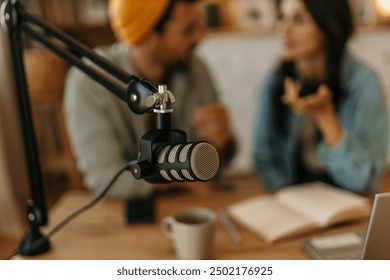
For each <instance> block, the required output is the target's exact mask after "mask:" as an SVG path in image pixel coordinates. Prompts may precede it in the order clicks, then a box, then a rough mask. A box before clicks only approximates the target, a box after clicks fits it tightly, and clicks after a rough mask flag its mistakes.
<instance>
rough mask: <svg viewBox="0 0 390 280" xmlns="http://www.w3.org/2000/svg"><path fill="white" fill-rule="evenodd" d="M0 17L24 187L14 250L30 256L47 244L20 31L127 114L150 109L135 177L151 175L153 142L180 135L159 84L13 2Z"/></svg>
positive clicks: (170, 99) (182, 139)
mask: <svg viewBox="0 0 390 280" xmlns="http://www.w3.org/2000/svg"><path fill="white" fill-rule="evenodd" d="M0 19H1V24H2V26H3V28H4V29H5V30H6V31H7V33H8V40H9V46H10V53H11V62H12V67H13V72H14V73H13V74H14V84H15V90H16V94H17V103H18V108H19V115H20V121H21V128H22V135H23V142H24V149H25V155H26V161H27V172H28V178H29V188H30V200H29V201H28V207H27V219H28V221H29V225H30V228H29V230H28V232H27V233H26V236H25V237H24V239H23V241H22V242H21V245H20V249H21V254H24V255H36V254H41V253H43V252H46V251H47V250H49V249H50V243H49V241H48V240H47V239H46V240H45V238H44V237H43V235H42V234H41V233H40V230H39V228H40V227H41V226H44V225H46V224H47V223H48V215H47V208H46V202H45V196H44V191H43V184H42V178H41V168H40V164H39V159H38V152H37V151H38V150H37V144H36V138H35V133H34V125H33V122H32V113H31V105H30V100H29V92H28V87H27V82H26V74H25V69H24V62H23V42H22V34H26V35H27V36H28V37H29V38H31V39H32V40H35V41H38V42H39V43H41V44H42V45H43V46H45V47H46V48H48V49H49V50H51V51H53V52H54V53H56V54H57V55H58V56H60V57H61V58H62V59H64V60H65V61H67V62H69V63H70V64H71V65H73V66H75V67H77V68H78V69H80V70H81V71H82V72H84V73H85V74H87V75H88V76H89V77H91V78H92V79H93V80H95V81H96V82H98V83H99V84H100V85H102V86H104V87H105V88H106V89H108V90H109V91H110V92H111V93H113V94H114V95H116V96H117V97H118V98H120V99H121V100H122V101H124V102H126V103H127V105H128V106H129V108H130V109H131V111H132V112H134V113H136V114H143V113H146V112H152V111H154V112H155V113H156V114H157V129H152V130H151V131H149V132H147V133H146V134H145V135H144V136H143V137H142V138H141V142H140V153H139V156H138V159H137V160H136V161H134V162H132V164H131V165H130V166H131V171H132V173H133V175H134V177H136V178H137V179H140V178H144V177H147V176H149V175H151V174H152V173H153V170H152V169H153V167H152V166H153V165H152V162H153V160H154V159H153V153H152V149H153V146H154V145H155V143H156V142H164V141H166V142H168V143H171V144H176V143H183V142H185V140H186V135H185V133H184V132H182V131H179V130H172V129H171V124H170V123H171V118H170V114H171V112H172V103H174V96H173V94H172V93H171V92H169V91H167V89H166V86H164V85H162V86H159V88H158V90H157V88H156V86H155V85H154V84H152V83H151V82H150V81H148V80H146V79H142V78H139V77H137V76H134V75H130V74H128V73H126V72H125V71H123V70H122V69H120V68H118V67H116V66H115V65H113V64H112V63H111V62H109V61H108V60H107V59H105V58H104V57H102V56H100V55H99V54H97V53H95V52H93V51H92V50H91V49H89V48H88V47H86V46H84V45H83V44H81V43H79V42H78V41H76V40H75V39H73V38H71V37H70V36H68V35H66V34H64V33H63V32H61V31H60V30H58V29H57V28H55V27H52V26H50V25H49V24H47V23H46V22H44V21H43V20H41V19H39V18H37V17H35V16H34V15H32V14H30V13H28V12H27V11H26V10H25V9H24V7H23V5H21V4H20V3H19V1H17V0H5V1H4V2H3V3H2V6H1V13H0ZM149 181H153V180H152V179H151V180H149ZM160 183H161V181H160ZM163 183H164V182H163ZM37 240H44V241H43V242H40V244H39V246H32V247H31V244H33V243H34V242H36V241H37ZM35 245H36V244H35Z"/></svg>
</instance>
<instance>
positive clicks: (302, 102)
mask: <svg viewBox="0 0 390 280" xmlns="http://www.w3.org/2000/svg"><path fill="white" fill-rule="evenodd" d="M300 89H301V84H300V83H299V82H296V81H294V80H292V79H291V78H290V77H287V78H286V79H285V80H284V90H285V93H284V95H283V96H282V102H283V103H284V104H286V105H288V106H290V107H291V109H292V110H293V111H294V112H295V113H296V114H308V115H311V116H312V117H313V119H314V121H315V123H316V124H317V126H318V128H319V130H320V131H321V133H322V136H323V137H324V139H325V141H326V142H327V143H328V145H329V146H330V147H332V146H335V145H336V144H337V143H338V142H339V141H340V139H341V135H342V126H341V123H340V121H339V119H338V116H337V114H336V111H335V108H334V105H333V102H332V91H331V90H330V89H329V87H327V86H326V85H323V84H322V85H320V86H319V87H318V89H317V92H314V93H311V94H309V95H307V96H305V97H300V96H299V91H300Z"/></svg>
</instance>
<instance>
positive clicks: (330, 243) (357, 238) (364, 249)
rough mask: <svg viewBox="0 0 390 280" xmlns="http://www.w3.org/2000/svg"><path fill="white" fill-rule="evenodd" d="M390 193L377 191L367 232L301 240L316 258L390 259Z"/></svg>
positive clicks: (304, 247) (306, 249)
mask: <svg viewBox="0 0 390 280" xmlns="http://www.w3.org/2000/svg"><path fill="white" fill-rule="evenodd" d="M389 213H390V193H379V194H376V195H375V198H374V204H373V206H372V209H371V214H370V219H369V222H368V227H367V231H366V234H364V233H361V232H359V233H356V232H355V233H342V234H336V235H331V236H325V237H316V238H310V239H305V240H303V241H302V248H303V249H304V250H305V251H306V252H307V253H308V254H309V255H310V256H311V257H313V258H314V259H319V260H337V259H363V260H390V219H389V218H388V217H389Z"/></svg>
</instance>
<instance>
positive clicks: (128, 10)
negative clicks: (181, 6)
mask: <svg viewBox="0 0 390 280" xmlns="http://www.w3.org/2000/svg"><path fill="white" fill-rule="evenodd" d="M168 3H169V0H110V2H109V16H110V20H111V26H112V29H113V31H114V33H115V36H116V37H117V38H118V39H119V40H121V41H127V42H129V43H131V44H136V43H138V42H140V41H141V40H142V39H143V38H145V36H147V35H148V34H149V33H150V32H151V31H152V28H153V27H154V25H155V24H156V23H157V21H158V20H159V19H160V17H161V16H162V14H163V12H164V11H165V9H166V7H167V6H168Z"/></svg>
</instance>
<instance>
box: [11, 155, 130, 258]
mask: <svg viewBox="0 0 390 280" xmlns="http://www.w3.org/2000/svg"><path fill="white" fill-rule="evenodd" d="M128 168H129V163H126V164H125V165H124V166H123V167H121V169H119V170H118V172H117V173H116V174H115V176H114V177H113V178H112V179H111V182H110V183H109V184H108V185H107V187H105V188H104V189H103V191H102V192H101V193H99V194H98V195H97V196H96V197H95V198H94V199H93V200H92V201H90V202H89V203H88V204H86V205H85V206H83V207H81V208H80V209H78V210H77V211H75V212H73V213H72V214H71V215H69V216H68V217H66V218H65V219H64V220H62V222H60V223H59V224H58V225H57V226H56V227H55V228H53V229H52V230H51V231H50V232H49V233H48V234H46V236H43V237H42V238H40V239H38V240H36V241H35V242H33V243H32V244H31V249H34V248H35V247H37V246H39V245H40V244H41V243H42V242H45V241H47V240H48V239H49V238H50V237H52V236H53V235H54V234H55V233H57V232H58V231H59V230H60V229H62V228H63V227H64V226H65V225H66V224H68V223H69V222H70V221H71V220H73V219H74V218H76V217H77V216H79V215H80V214H81V213H83V212H85V211H86V210H88V209H89V208H91V207H92V206H94V205H95V204H96V203H97V202H99V201H100V200H101V199H102V198H103V197H104V196H105V195H106V194H107V192H108V191H109V190H110V188H111V187H112V185H113V184H114V183H115V181H116V180H117V179H118V177H119V176H120V175H121V174H122V173H123V172H124V171H126V170H127V169H128ZM22 253H23V250H22V249H21V248H18V249H16V250H15V251H14V252H13V253H12V255H10V256H8V257H7V258H6V260H10V259H11V258H13V257H15V256H17V255H19V254H22Z"/></svg>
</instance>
